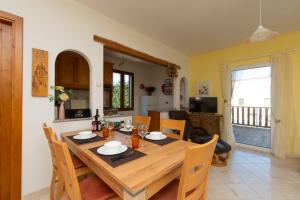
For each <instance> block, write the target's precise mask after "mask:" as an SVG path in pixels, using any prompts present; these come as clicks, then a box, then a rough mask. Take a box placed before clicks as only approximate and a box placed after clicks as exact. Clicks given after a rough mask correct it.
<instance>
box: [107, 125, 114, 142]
mask: <svg viewBox="0 0 300 200" xmlns="http://www.w3.org/2000/svg"><path fill="white" fill-rule="evenodd" d="M107 128H108V130H109V136H110V138H112V135H111V131H112V130H113V129H114V122H107Z"/></svg>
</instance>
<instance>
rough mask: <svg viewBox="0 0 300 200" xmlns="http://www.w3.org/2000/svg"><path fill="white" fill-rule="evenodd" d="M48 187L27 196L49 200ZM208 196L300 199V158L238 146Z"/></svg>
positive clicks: (215, 173)
mask: <svg viewBox="0 0 300 200" xmlns="http://www.w3.org/2000/svg"><path fill="white" fill-rule="evenodd" d="M48 199H49V194H48V191H47V190H43V191H41V192H40V193H37V194H33V195H31V196H28V197H26V198H24V200H48ZM208 200H300V160H296V159H287V160H281V159H278V158H274V157H272V156H270V155H268V154H261V153H257V152H253V151H248V150H247V151H246V150H242V149H236V150H234V151H233V152H232V157H231V161H230V162H229V164H228V166H227V167H222V168H216V167H212V169H211V171H210V176H209V186H208Z"/></svg>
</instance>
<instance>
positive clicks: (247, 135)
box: [232, 125, 271, 148]
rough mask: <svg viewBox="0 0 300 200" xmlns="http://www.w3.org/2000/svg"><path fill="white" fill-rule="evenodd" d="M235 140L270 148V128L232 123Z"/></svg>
mask: <svg viewBox="0 0 300 200" xmlns="http://www.w3.org/2000/svg"><path fill="white" fill-rule="evenodd" d="M232 128H233V132H234V137H235V141H236V142H238V143H241V144H248V145H252V146H258V147H263V148H271V129H270V128H260V127H251V126H238V125H233V126H232Z"/></svg>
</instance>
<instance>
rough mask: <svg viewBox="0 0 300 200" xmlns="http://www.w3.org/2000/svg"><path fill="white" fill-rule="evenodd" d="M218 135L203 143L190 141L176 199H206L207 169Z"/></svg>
mask: <svg viewBox="0 0 300 200" xmlns="http://www.w3.org/2000/svg"><path fill="white" fill-rule="evenodd" d="M218 138H219V136H217V135H214V137H213V139H212V140H210V141H209V142H207V143H205V144H195V143H190V145H188V147H187V150H186V155H185V159H184V162H183V166H182V171H181V177H180V183H179V188H178V195H177V200H187V199H189V200H190V199H201V200H204V199H206V190H207V181H208V170H209V167H210V166H211V162H212V159H213V154H214V151H215V148H216V144H217V141H218Z"/></svg>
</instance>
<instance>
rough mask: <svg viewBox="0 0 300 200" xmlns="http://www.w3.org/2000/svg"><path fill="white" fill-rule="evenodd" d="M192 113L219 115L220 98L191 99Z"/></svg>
mask: <svg viewBox="0 0 300 200" xmlns="http://www.w3.org/2000/svg"><path fill="white" fill-rule="evenodd" d="M189 111H190V112H203V113H217V112H218V98H217V97H190V101H189Z"/></svg>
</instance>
